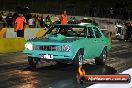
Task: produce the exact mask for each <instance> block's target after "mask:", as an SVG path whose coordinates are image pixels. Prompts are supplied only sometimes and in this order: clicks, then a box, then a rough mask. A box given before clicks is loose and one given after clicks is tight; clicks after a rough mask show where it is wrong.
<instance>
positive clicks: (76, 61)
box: [73, 50, 83, 67]
mask: <svg viewBox="0 0 132 88" xmlns="http://www.w3.org/2000/svg"><path fill="white" fill-rule="evenodd" d="M73 65H74V66H76V67H79V66H82V65H83V53H82V51H81V50H79V51H78V52H77V54H76V56H75V58H74V60H73Z"/></svg>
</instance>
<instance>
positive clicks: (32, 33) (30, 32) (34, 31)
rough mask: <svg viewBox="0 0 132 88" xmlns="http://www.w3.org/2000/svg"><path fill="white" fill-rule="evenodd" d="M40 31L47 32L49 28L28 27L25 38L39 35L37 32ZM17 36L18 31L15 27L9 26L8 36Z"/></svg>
mask: <svg viewBox="0 0 132 88" xmlns="http://www.w3.org/2000/svg"><path fill="white" fill-rule="evenodd" d="M40 31H45V32H46V31H47V30H44V28H26V29H25V31H24V38H25V40H28V39H31V38H35V37H37V34H38V32H40ZM45 32H44V33H45ZM44 33H43V34H44ZM40 35H42V32H41V34H40ZM16 37H17V35H16V32H14V29H13V28H8V29H7V32H6V38H16Z"/></svg>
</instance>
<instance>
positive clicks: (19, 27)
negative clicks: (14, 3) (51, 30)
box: [14, 13, 26, 37]
mask: <svg viewBox="0 0 132 88" xmlns="http://www.w3.org/2000/svg"><path fill="white" fill-rule="evenodd" d="M25 27H26V19H25V17H24V16H23V14H22V13H19V16H18V17H17V19H16V20H15V29H14V31H15V32H17V37H24V30H25Z"/></svg>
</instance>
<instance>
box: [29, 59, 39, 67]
mask: <svg viewBox="0 0 132 88" xmlns="http://www.w3.org/2000/svg"><path fill="white" fill-rule="evenodd" d="M37 63H38V60H36V59H35V58H33V57H28V64H29V66H30V67H31V68H36V65H37Z"/></svg>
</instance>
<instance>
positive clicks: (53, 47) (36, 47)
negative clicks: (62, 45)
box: [34, 45, 59, 51]
mask: <svg viewBox="0 0 132 88" xmlns="http://www.w3.org/2000/svg"><path fill="white" fill-rule="evenodd" d="M34 50H43V51H59V48H58V46H57V45H34Z"/></svg>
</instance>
